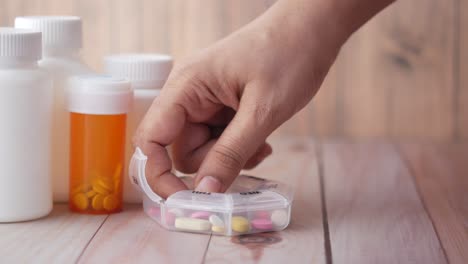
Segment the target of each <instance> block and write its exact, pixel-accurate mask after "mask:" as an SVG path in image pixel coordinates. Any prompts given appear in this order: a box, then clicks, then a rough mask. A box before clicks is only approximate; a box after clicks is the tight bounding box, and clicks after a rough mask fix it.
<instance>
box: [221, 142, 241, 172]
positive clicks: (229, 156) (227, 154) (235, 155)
mask: <svg viewBox="0 0 468 264" xmlns="http://www.w3.org/2000/svg"><path fill="white" fill-rule="evenodd" d="M213 152H214V153H215V155H214V158H215V161H216V162H217V163H218V164H220V165H221V166H222V167H224V168H225V169H228V170H231V171H233V170H235V171H237V170H240V169H241V168H242V167H243V165H244V158H243V156H242V153H241V152H240V151H239V150H236V149H235V148H233V147H230V146H226V145H219V146H216V147H215V148H213Z"/></svg>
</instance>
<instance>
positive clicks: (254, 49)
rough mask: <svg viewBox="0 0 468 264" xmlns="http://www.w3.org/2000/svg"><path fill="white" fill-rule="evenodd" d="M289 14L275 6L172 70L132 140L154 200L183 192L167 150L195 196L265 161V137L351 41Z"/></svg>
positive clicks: (315, 19)
mask: <svg viewBox="0 0 468 264" xmlns="http://www.w3.org/2000/svg"><path fill="white" fill-rule="evenodd" d="M288 2H289V1H288ZM299 2H300V1H299ZM306 2H308V1H306ZM310 2H315V1H310ZM285 5H286V6H287V7H285ZM291 6H294V5H290V4H289V3H286V1H280V2H278V3H277V4H276V5H275V6H273V7H272V8H271V9H270V10H269V11H268V12H267V13H265V14H264V15H262V16H261V17H259V18H258V19H257V20H255V21H253V22H252V23H251V24H249V25H247V26H246V27H244V28H243V29H241V30H239V31H238V32H235V33H234V34H232V35H230V36H228V37H227V38H226V39H224V40H221V41H220V42H218V43H216V44H215V45H213V46H211V47H210V48H208V49H206V50H204V51H202V52H201V53H199V54H197V55H195V56H194V57H192V58H189V59H188V60H186V61H184V62H182V63H180V64H178V65H176V67H175V68H174V70H173V71H172V73H171V75H170V76H169V79H168V81H167V82H166V85H165V86H164V88H163V90H162V92H161V94H160V96H159V97H158V98H157V99H156V100H155V101H154V103H153V105H152V106H151V108H150V109H149V111H148V113H147V114H146V116H145V118H144V120H143V121H142V123H141V124H140V126H139V128H138V130H137V133H136V137H135V139H134V144H135V145H136V146H139V147H140V148H141V149H142V150H143V153H144V154H146V155H147V156H148V162H147V168H146V176H147V179H148V182H149V183H150V186H151V187H152V188H153V190H154V191H155V192H156V193H158V194H159V195H160V196H162V197H164V198H165V197H167V196H169V195H170V194H172V193H174V192H177V191H180V190H184V189H186V188H187V187H186V186H185V185H184V183H183V182H182V181H181V180H180V179H178V178H177V177H176V176H174V175H173V174H172V173H171V170H172V162H171V159H170V157H169V155H168V152H167V150H166V148H165V147H166V146H168V145H169V144H172V145H173V155H172V158H173V161H174V164H175V167H176V169H177V170H179V171H182V172H185V173H195V172H197V175H196V178H195V186H196V189H197V190H199V191H207V192H224V191H225V190H226V189H227V188H228V187H229V186H230V185H231V183H232V182H233V180H234V179H235V177H236V176H237V175H238V174H239V172H240V171H241V170H242V169H249V168H253V167H254V166H256V165H257V164H259V163H260V162H261V161H262V160H263V159H265V158H266V157H267V156H268V155H270V154H271V153H272V148H271V146H270V145H268V143H266V139H267V137H268V136H269V135H270V134H271V133H272V132H273V131H274V130H275V129H276V128H277V127H278V126H280V125H281V124H282V123H284V122H285V121H286V120H288V119H289V118H291V116H293V115H294V114H295V113H296V112H298V111H299V110H300V109H302V108H303V107H304V106H305V105H306V104H307V103H308V102H309V101H310V100H311V99H312V97H313V96H314V94H315V93H316V92H317V90H318V89H319V87H320V85H321V83H322V81H323V79H324V77H325V75H326V74H327V72H328V70H329V68H330V66H331V64H332V63H333V61H334V59H335V57H336V55H337V54H338V51H339V49H340V47H341V45H342V43H343V42H344V41H345V40H346V38H347V36H349V34H350V33H348V32H347V33H344V32H339V31H338V30H334V29H339V27H338V26H337V25H333V24H332V22H329V21H330V20H329V19H319V16H324V14H321V13H320V12H318V11H316V9H314V8H313V9H312V10H313V11H311V12H312V13H313V14H314V13H317V16H314V15H313V14H312V15H311V14H310V13H311V12H309V13H307V12H305V11H304V12H301V10H295V11H298V12H297V13H295V15H294V16H292V17H289V15H288V13H285V12H286V11H285V10H289V9H290V8H291ZM296 8H297V6H296ZM289 11H290V10H289ZM301 15H304V16H307V17H309V16H312V19H305V18H303V17H301ZM305 21H308V23H304V22H305Z"/></svg>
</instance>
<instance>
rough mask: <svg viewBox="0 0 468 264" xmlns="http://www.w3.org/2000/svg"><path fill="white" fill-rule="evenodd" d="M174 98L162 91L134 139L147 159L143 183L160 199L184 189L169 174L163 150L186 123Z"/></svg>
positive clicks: (179, 181)
mask: <svg viewBox="0 0 468 264" xmlns="http://www.w3.org/2000/svg"><path fill="white" fill-rule="evenodd" d="M166 91H167V90H166ZM175 98H176V97H175V95H174V94H172V93H167V92H165V91H164V90H163V92H162V93H161V94H160V96H158V97H157V98H156V99H155V101H154V102H153V104H152V105H151V107H150V109H149V110H148V112H147V113H146V115H145V117H144V118H143V120H142V122H141V123H140V125H139V127H138V129H137V132H136V135H135V138H134V145H135V147H139V148H140V149H141V150H142V151H143V153H144V154H145V155H146V156H147V157H148V161H147V166H146V172H145V174H146V179H147V181H148V183H149V185H150V186H151V188H152V190H153V191H154V192H156V193H157V194H158V195H159V196H161V197H163V198H164V199H165V198H167V197H168V196H169V195H171V194H173V193H175V192H177V191H181V190H186V189H187V186H186V185H185V184H184V183H183V182H182V181H181V180H180V179H179V178H178V177H177V176H175V175H174V174H173V173H171V170H172V161H171V159H170V157H169V153H168V151H167V149H166V146H167V145H169V144H171V143H172V142H173V141H174V140H175V138H176V137H177V135H179V134H180V132H181V131H182V129H183V127H184V124H185V120H186V113H185V109H184V108H183V107H182V106H181V105H180V104H177V103H176V99H175Z"/></svg>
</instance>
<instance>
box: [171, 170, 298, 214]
mask: <svg viewBox="0 0 468 264" xmlns="http://www.w3.org/2000/svg"><path fill="white" fill-rule="evenodd" d="M292 196H293V191H292V189H291V188H290V187H289V186H287V185H285V184H283V183H280V182H276V181H271V180H266V179H262V178H258V177H254V176H248V175H239V176H238V177H237V178H236V180H235V181H234V182H233V184H232V185H231V187H230V188H229V189H228V190H227V191H226V193H206V192H197V191H190V190H185V191H179V192H177V193H175V194H173V195H171V196H169V197H168V198H167V200H166V201H165V202H164V204H165V206H167V207H171V208H185V209H191V210H201V211H217V212H234V213H235V212H243V211H253V210H268V209H277V208H284V207H287V206H289V205H290V204H291V202H292Z"/></svg>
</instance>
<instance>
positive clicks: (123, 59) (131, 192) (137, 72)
mask: <svg viewBox="0 0 468 264" xmlns="http://www.w3.org/2000/svg"><path fill="white" fill-rule="evenodd" d="M104 68H105V72H106V73H107V74H109V75H112V76H115V77H121V78H126V79H128V80H129V81H130V82H131V84H132V88H133V92H134V102H133V109H132V110H131V112H130V113H129V115H128V120H127V139H126V144H127V146H126V151H125V161H126V162H127V164H125V165H126V167H125V170H124V172H125V176H124V201H125V202H130V203H139V202H141V201H142V199H141V193H140V192H138V191H137V190H135V189H134V187H133V186H132V184H131V183H130V180H129V177H128V175H127V174H128V162H129V161H130V158H131V157H132V154H133V147H132V138H133V135H134V133H135V130H136V128H137V127H138V124H139V123H140V121H141V120H142V118H143V116H144V115H145V114H146V111H148V109H149V107H150V106H151V103H152V102H153V100H154V99H155V98H156V96H158V95H159V92H160V89H161V88H162V87H163V86H164V83H165V82H166V80H167V77H168V76H169V73H170V72H171V69H172V58H171V57H170V56H168V55H162V54H119V55H112V56H108V57H106V58H105V59H104Z"/></svg>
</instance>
